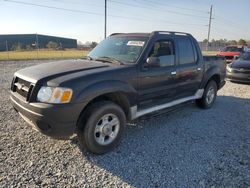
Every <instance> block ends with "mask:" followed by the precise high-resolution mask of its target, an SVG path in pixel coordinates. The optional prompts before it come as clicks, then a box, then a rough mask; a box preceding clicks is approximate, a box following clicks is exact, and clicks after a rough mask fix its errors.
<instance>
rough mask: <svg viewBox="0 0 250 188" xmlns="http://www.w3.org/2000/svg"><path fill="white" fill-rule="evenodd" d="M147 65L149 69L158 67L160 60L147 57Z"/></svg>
mask: <svg viewBox="0 0 250 188" xmlns="http://www.w3.org/2000/svg"><path fill="white" fill-rule="evenodd" d="M147 64H148V66H149V67H160V66H161V65H160V59H159V58H158V57H148V58H147Z"/></svg>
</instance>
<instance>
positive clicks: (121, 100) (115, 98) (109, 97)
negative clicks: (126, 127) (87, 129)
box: [78, 92, 131, 122]
mask: <svg viewBox="0 0 250 188" xmlns="http://www.w3.org/2000/svg"><path fill="white" fill-rule="evenodd" d="M100 101H111V102H113V103H115V104H117V105H119V106H120V107H121V108H122V109H123V111H124V113H125V115H126V119H130V117H131V114H130V103H129V100H128V98H127V97H126V95H125V94H124V93H122V92H113V93H106V94H102V95H99V96H97V97H95V98H93V99H92V100H91V101H89V103H88V104H87V105H86V106H85V107H84V109H83V110H82V112H81V114H80V116H79V118H78V122H79V120H80V118H81V117H83V116H84V113H85V112H86V109H87V108H88V107H89V106H91V105H92V104H94V103H96V102H100Z"/></svg>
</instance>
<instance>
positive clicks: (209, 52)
mask: <svg viewBox="0 0 250 188" xmlns="http://www.w3.org/2000/svg"><path fill="white" fill-rule="evenodd" d="M217 53H218V51H202V55H216V54H217Z"/></svg>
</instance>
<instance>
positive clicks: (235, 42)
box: [228, 40, 237, 45]
mask: <svg viewBox="0 0 250 188" xmlns="http://www.w3.org/2000/svg"><path fill="white" fill-rule="evenodd" d="M228 43H229V44H231V45H237V41H236V40H229V41H228Z"/></svg>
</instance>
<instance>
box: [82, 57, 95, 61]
mask: <svg viewBox="0 0 250 188" xmlns="http://www.w3.org/2000/svg"><path fill="white" fill-rule="evenodd" d="M81 59H87V60H94V59H93V58H92V57H90V56H85V57H82V58H81Z"/></svg>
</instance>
